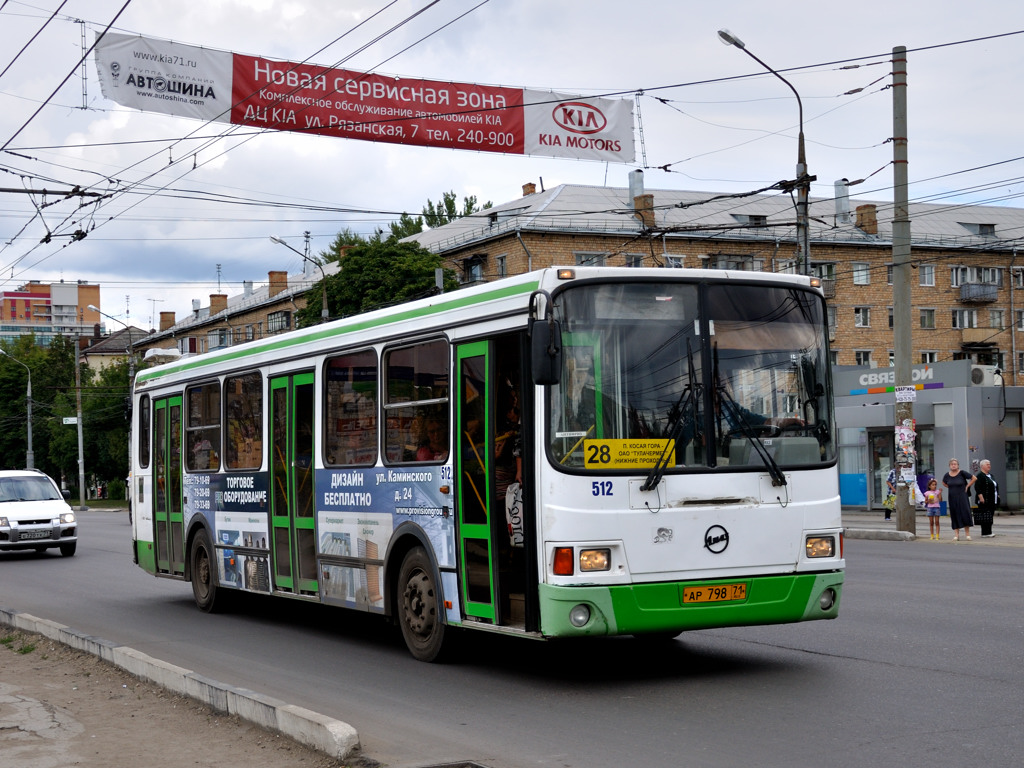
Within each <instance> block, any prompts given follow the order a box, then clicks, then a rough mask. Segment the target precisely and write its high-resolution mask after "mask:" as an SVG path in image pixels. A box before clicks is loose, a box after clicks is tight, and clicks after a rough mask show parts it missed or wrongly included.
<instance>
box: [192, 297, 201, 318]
mask: <svg viewBox="0 0 1024 768" xmlns="http://www.w3.org/2000/svg"><path fill="white" fill-rule="evenodd" d="M201 306H202V304H201V302H200V301H199V299H192V316H193V317H199V308H200V307H201Z"/></svg>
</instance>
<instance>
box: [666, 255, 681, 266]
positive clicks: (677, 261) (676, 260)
mask: <svg viewBox="0 0 1024 768" xmlns="http://www.w3.org/2000/svg"><path fill="white" fill-rule="evenodd" d="M665 266H666V267H668V268H669V269H682V267H683V257H682V256H670V255H669V254H667V253H666V254H665Z"/></svg>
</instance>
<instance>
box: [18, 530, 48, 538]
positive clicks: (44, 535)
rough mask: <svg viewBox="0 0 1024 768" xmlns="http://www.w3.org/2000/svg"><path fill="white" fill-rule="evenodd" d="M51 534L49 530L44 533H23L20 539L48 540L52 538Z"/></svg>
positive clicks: (19, 536)
mask: <svg viewBox="0 0 1024 768" xmlns="http://www.w3.org/2000/svg"><path fill="white" fill-rule="evenodd" d="M50 534H51V532H50V531H49V530H43V531H22V532H21V533H20V534H19V535H18V538H19V539H48V538H50Z"/></svg>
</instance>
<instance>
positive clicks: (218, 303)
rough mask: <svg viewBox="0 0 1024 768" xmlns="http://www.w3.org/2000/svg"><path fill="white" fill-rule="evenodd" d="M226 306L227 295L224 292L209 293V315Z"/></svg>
mask: <svg viewBox="0 0 1024 768" xmlns="http://www.w3.org/2000/svg"><path fill="white" fill-rule="evenodd" d="M227 308H228V295H227V294H226V293H211V294H210V317H213V316H214V315H219V314H220V313H221V312H223V311H224V310H225V309H227Z"/></svg>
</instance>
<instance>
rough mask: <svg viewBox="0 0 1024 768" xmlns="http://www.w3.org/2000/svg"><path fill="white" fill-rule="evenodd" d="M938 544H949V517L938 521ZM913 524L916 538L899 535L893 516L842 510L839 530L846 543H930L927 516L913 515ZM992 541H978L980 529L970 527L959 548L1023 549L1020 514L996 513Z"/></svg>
mask: <svg viewBox="0 0 1024 768" xmlns="http://www.w3.org/2000/svg"><path fill="white" fill-rule="evenodd" d="M939 520H940V521H941V522H940V530H941V532H942V539H941V540H942V541H943V542H945V543H947V544H953V543H956V542H954V541H953V529H952V528H950V526H949V517H948V516H943V517H940V518H939ZM914 522H915V526H916V531H917V535H916V536H915V535H914V534H912V533H910V532H909V531H900V530H898V529H897V525H896V513H895V512H893V513H892V520H886V519H885V513H884V512H882V511H881V510H879V511H868V510H865V509H863V508H862V507H843V528H845V529H846V534H845V535H846V537H847V538H848V539H876V540H882V541H915V540H916V541H931V539H929V538H928V516H927V515H926V514H925V512H924V510H923V509H918V510H916V511H915V516H914ZM992 533H994V534H995V538H992V539H983V538H981V528H980V527H978V526H972V528H971V541H970V542H966V541H960V542H959V543H960V544H968V543H970V544H983V545H985V546H1002V547H1024V512H1017V513H1016V514H1012V515H1011V514H1010V513H1009V512H997V513H996V517H995V521H994V522H993V523H992Z"/></svg>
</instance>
